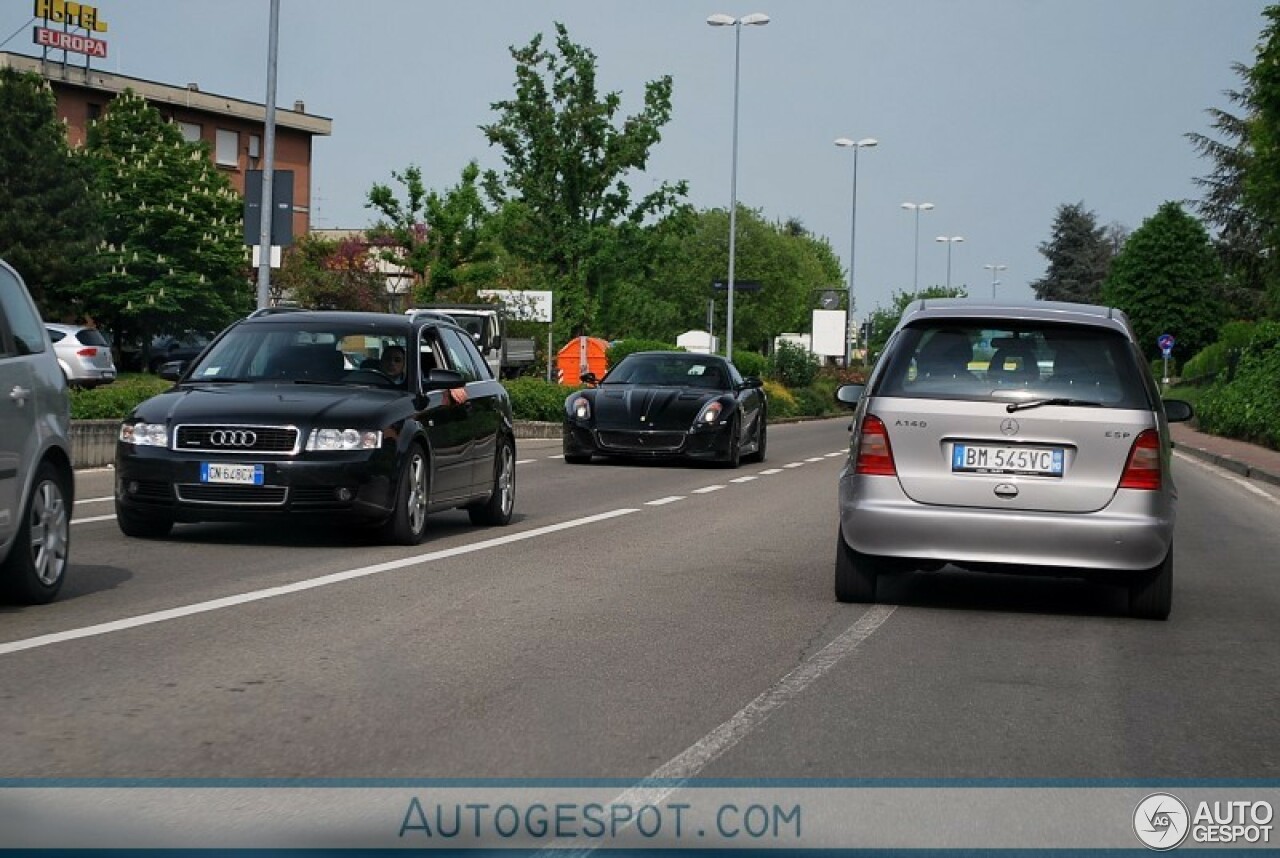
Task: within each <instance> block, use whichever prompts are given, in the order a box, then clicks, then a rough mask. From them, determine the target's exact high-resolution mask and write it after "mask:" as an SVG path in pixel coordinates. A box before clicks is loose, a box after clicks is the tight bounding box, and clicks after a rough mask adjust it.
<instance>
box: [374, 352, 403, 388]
mask: <svg viewBox="0 0 1280 858" xmlns="http://www.w3.org/2000/svg"><path fill="white" fill-rule="evenodd" d="M404 366H405V364H404V347H403V346H387V347H386V348H385V349H383V350H382V359H381V364H380V366H379V369H381V370H382V374H383V375H385V376H386V377H387V378H389V379H391V380H392V381H394V382H395V383H396V384H404V371H405V370H404Z"/></svg>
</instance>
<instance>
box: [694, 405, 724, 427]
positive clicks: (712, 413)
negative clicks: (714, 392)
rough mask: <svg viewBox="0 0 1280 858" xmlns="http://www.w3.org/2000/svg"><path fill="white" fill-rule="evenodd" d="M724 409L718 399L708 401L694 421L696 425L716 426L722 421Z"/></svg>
mask: <svg viewBox="0 0 1280 858" xmlns="http://www.w3.org/2000/svg"><path fill="white" fill-rule="evenodd" d="M723 410H724V405H722V404H721V403H720V402H719V401H718V400H713V401H711V402H708V403H707V404H706V405H704V406H702V411H701V412H700V413H699V414H698V419H697V420H695V421H693V425H694V426H714V425H715V424H717V423H719V422H720V412H721V411H723Z"/></svg>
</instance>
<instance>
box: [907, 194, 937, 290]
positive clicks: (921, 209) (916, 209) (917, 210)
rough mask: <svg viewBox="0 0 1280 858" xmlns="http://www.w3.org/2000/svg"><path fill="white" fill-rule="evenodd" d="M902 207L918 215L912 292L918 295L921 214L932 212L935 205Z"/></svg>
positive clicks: (918, 204)
mask: <svg viewBox="0 0 1280 858" xmlns="http://www.w3.org/2000/svg"><path fill="white" fill-rule="evenodd" d="M902 207H903V208H904V209H907V210H908V211H914V212H915V213H916V262H915V268H914V273H913V274H912V276H911V291H912V293H913V294H918V293H919V292H920V212H927V211H930V210H932V209H933V203H903V204H902Z"/></svg>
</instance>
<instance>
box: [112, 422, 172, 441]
mask: <svg viewBox="0 0 1280 858" xmlns="http://www.w3.org/2000/svg"><path fill="white" fill-rule="evenodd" d="M120 440H121V441H123V442H124V443H126V444H133V445H135V446H138V447H168V446H169V431H168V430H167V429H165V427H164V424H163V423H121V424H120Z"/></svg>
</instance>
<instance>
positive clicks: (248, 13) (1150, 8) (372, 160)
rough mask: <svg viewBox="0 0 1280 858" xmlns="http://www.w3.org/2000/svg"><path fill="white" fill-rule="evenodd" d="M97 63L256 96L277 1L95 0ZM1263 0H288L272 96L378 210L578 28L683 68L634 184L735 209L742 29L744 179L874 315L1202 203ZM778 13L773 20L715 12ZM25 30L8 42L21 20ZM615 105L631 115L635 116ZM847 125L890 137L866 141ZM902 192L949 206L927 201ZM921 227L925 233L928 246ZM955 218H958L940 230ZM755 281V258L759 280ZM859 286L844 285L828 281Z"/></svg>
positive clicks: (12, 22)
mask: <svg viewBox="0 0 1280 858" xmlns="http://www.w3.org/2000/svg"><path fill="white" fill-rule="evenodd" d="M97 6H98V8H99V10H100V18H102V19H103V20H105V21H106V22H107V23H108V25H109V30H108V32H107V33H106V36H105V38H106V40H107V42H108V45H109V51H110V54H109V56H108V58H107V59H106V60H97V61H95V67H96V68H100V69H102V70H104V71H110V72H116V73H119V74H124V75H129V76H132V77H140V78H145V79H149V80H154V81H158V82H162V83H169V84H174V85H179V86H182V85H185V84H186V83H188V82H195V83H198V84H199V86H200V89H201V90H202V91H204V92H211V93H217V94H221V95H227V96H232V97H235V98H241V99H246V100H252V101H258V102H259V103H262V102H264V101H265V99H266V92H267V56H268V50H267V48H268V24H269V8H270V4H269V3H268V2H267V0H100V2H98V3H97ZM1265 7H1266V3H1265V2H1261V0H749V2H748V0H733V1H732V2H729V3H724V2H720V0H629V2H621V0H468V2H446V1H445V0H364V2H353V0H281V2H280V9H281V12H280V37H279V47H278V65H277V94H276V103H277V105H278V106H280V107H285V108H287V107H290V106H292V105H293V103H294V101H295V100H301V101H303V102H305V104H306V109H307V112H309V113H313V114H318V115H321V116H325V117H329V118H331V119H332V120H333V134H332V136H331V137H321V138H317V139H316V140H315V144H314V164H313V167H314V174H313V187H312V201H313V212H312V225H313V226H314V227H324V228H361V227H366V226H369V225H370V224H371V223H372V221H373V213H372V211H371V210H370V209H368V208H366V207H365V201H366V197H367V194H368V191H369V189H370V188H371V187H372V186H373V184H374V183H383V184H391V185H392V186H393V187H395V185H394V182H393V180H392V177H391V173H392V171H393V170H394V171H400V170H403V169H404V168H405V167H407V166H408V165H410V164H414V165H417V166H418V167H420V168H421V169H422V171H423V176H424V179H425V181H426V184H427V185H428V187H430V188H433V189H436V190H439V191H444V190H446V189H448V188H450V187H452V186H454V185H456V184H457V182H458V179H459V175H460V173H461V171H462V168H463V167H464V166H465V165H466V163H467V162H468V161H470V160H472V159H475V160H477V161H479V163H480V164H481V166H482V167H486V168H487V167H495V168H496V167H500V166H501V162H500V158H499V153H498V151H497V150H495V149H492V148H490V147H489V146H488V144H487V143H486V142H485V140H484V137H483V134H482V133H481V132H480V130H479V126H481V125H483V124H486V123H489V122H492V121H493V120H494V119H495V116H496V114H495V113H494V111H493V110H492V104H493V103H494V102H497V101H500V100H503V99H508V98H511V97H512V96H513V94H514V80H515V66H514V62H513V60H512V59H511V54H510V48H511V47H513V46H517V47H518V46H523V45H526V44H527V43H528V42H529V41H530V39H532V38H533V37H534V36H535V35H537V34H539V33H541V34H543V35H544V38H545V39H546V40H547V41H550V40H551V39H553V38H554V24H555V23H556V22H559V23H563V24H564V25H565V26H566V27H567V28H568V31H569V35H570V38H571V39H572V40H573V41H574V42H575V43H577V44H579V45H582V46H585V47H587V48H589V49H590V50H591V51H592V52H593V53H594V54H595V55H596V57H597V70H598V85H599V87H600V89H601V91H615V92H618V93H619V94H620V95H621V97H622V103H623V108H622V111H621V114H625V115H629V114H632V113H636V112H638V111H639V110H640V108H641V105H642V98H643V92H644V86H645V84H646V83H647V82H649V81H652V80H656V79H658V78H660V77H662V76H664V75H670V76H671V77H672V79H673V82H674V94H673V99H672V101H673V104H672V119H671V121H670V123H669V124H668V125H667V126H665V127H664V128H663V130H662V140H661V142H659V143H658V144H657V145H656V146H655V147H654V148H653V149H652V151H651V153H650V160H649V164H648V167H647V169H646V170H645V171H644V173H643V174H642V175H637V176H632V177H630V178H629V181H630V182H631V184H632V186H633V188H635V189H636V191H637V192H645V191H647V190H648V189H650V188H652V187H653V186H654V185H656V184H657V183H660V182H663V181H676V180H682V179H683V180H686V181H687V182H688V183H689V198H688V199H689V202H690V203H692V204H693V205H694V206H696V207H697V208H700V209H705V208H722V209H724V208H728V206H729V201H730V193H731V174H732V166H731V165H732V163H733V102H734V90H735V71H734V52H735V41H737V42H738V44H739V47H740V66H739V70H738V74H737V91H738V94H739V116H738V146H737V156H738V157H737V162H738V166H737V199H738V202H739V203H740V204H741V205H743V206H746V207H749V208H752V209H756V210H758V211H760V212H761V214H762V215H763V216H764V217H765V218H766V219H767V220H769V221H777V222H781V221H786V220H790V219H797V220H799V221H801V222H802V223H803V224H804V225H805V227H806V228H807V229H808V230H810V232H812V233H813V234H814V235H815V236H817V237H819V238H822V239H826V240H828V241H829V242H830V244H831V246H832V249H833V250H834V251H835V252H836V254H837V255H838V256H839V257H840V260H841V262H842V264H843V265H844V266H845V270H846V272H847V270H848V264H849V259H850V252H851V249H852V250H853V253H854V260H855V266H854V272H855V282H854V292H855V295H856V305H857V311H856V314H855V315H857V316H858V317H861V316H863V315H864V314H866V313H868V312H870V311H872V310H874V309H876V308H879V307H888V306H889V305H890V304H891V302H892V298H893V295H894V293H896V292H899V291H912V290H914V289H915V288H917V287H918V288H921V289H923V288H925V287H928V286H932V285H946V284H947V278H948V248H950V284H951V285H952V286H964V287H967V288H968V290H969V293H970V294H971V295H978V296H986V295H990V294H991V292H992V289H993V286H992V279H993V273H992V272H991V271H990V270H988V269H984V268H983V266H984V265H1005V266H1007V268H1006V269H1004V270H1001V271H999V272H997V273H996V275H995V276H996V277H997V278H998V280H999V285H998V286H997V287H996V291H997V292H998V294H1000V295H1002V296H1004V297H1008V298H1015V299H1030V298H1032V297H1033V292H1032V290H1031V288H1030V284H1031V283H1032V282H1034V281H1035V280H1037V279H1039V278H1040V277H1042V276H1043V275H1044V272H1045V266H1046V260H1045V258H1044V256H1043V255H1042V254H1041V253H1040V251H1039V247H1040V245H1041V244H1042V243H1043V242H1045V241H1046V240H1047V239H1048V238H1049V237H1050V235H1051V231H1052V225H1053V219H1054V216H1055V213H1056V212H1057V210H1058V207H1059V206H1061V205H1064V204H1073V203H1079V202H1083V203H1084V205H1085V207H1086V208H1087V209H1089V210H1090V211H1092V212H1094V213H1095V215H1096V216H1097V219H1098V222H1099V224H1100V225H1106V224H1110V223H1113V222H1115V223H1119V224H1121V225H1123V226H1124V227H1126V228H1128V229H1130V230H1132V229H1136V228H1138V227H1140V226H1141V225H1142V223H1143V221H1144V220H1145V219H1146V218H1148V217H1150V216H1152V215H1153V214H1154V213H1155V212H1156V209H1157V208H1158V207H1159V206H1160V205H1161V204H1162V203H1163V202H1165V201H1168V200H1175V201H1182V200H1188V199H1195V198H1196V197H1198V196H1199V192H1198V190H1197V188H1196V186H1195V184H1194V179H1195V178H1196V177H1198V176H1203V175H1206V174H1207V173H1208V172H1209V170H1210V164H1209V163H1208V162H1206V161H1204V160H1203V159H1201V158H1199V157H1198V156H1197V155H1196V153H1195V151H1194V150H1193V148H1192V147H1191V145H1190V143H1189V141H1188V140H1187V139H1186V136H1185V135H1186V134H1187V133H1188V132H1200V133H1209V132H1210V131H1211V129H1210V128H1209V121H1210V117H1209V116H1208V114H1207V112H1206V111H1207V110H1209V109H1210V108H1221V109H1228V110H1230V109H1232V108H1233V105H1231V103H1230V102H1229V101H1228V99H1227V98H1226V97H1225V95H1224V94H1223V93H1224V92H1225V91H1227V90H1231V89H1236V88H1238V87H1239V85H1240V78H1239V77H1238V75H1237V74H1236V72H1235V71H1234V70H1233V65H1234V64H1236V63H1241V64H1244V65H1246V66H1248V65H1251V64H1252V63H1253V59H1254V54H1255V50H1256V45H1257V42H1258V39H1259V36H1260V34H1261V32H1262V29H1263V18H1262V11H1263V9H1264V8H1265ZM31 11H32V4H31V2H30V0H3V2H0V39H6V38H8V39H9V41H8V42H7V43H6V44H5V45H4V47H3V49H4V50H7V51H13V52H18V53H27V54H33V55H34V54H35V53H36V47H35V46H34V45H33V44H31V41H30V39H31V37H30V29H29V24H30V20H31V19H30V14H31ZM756 12H762V13H765V14H767V15H768V16H769V18H770V21H769V23H768V24H767V25H765V26H758V27H743V28H741V32H740V33H738V34H737V36H736V37H735V29H734V28H732V27H710V26H708V25H707V24H706V19H707V17H708V16H709V15H712V14H715V13H725V14H728V15H731V16H735V17H741V16H745V15H748V14H751V13H756ZM11 33H14V34H15V35H14V37H12V38H10V34H11ZM620 118H621V117H619V121H620ZM839 137H848V138H853V139H863V138H867V137H870V138H874V139H876V140H877V141H878V145H877V146H876V147H874V148H867V149H862V150H860V152H859V155H858V158H857V197H856V234H855V233H854V230H853V217H852V216H853V215H854V213H855V202H854V196H853V179H854V158H853V154H852V152H851V150H848V149H841V148H837V147H836V146H835V145H834V141H835V139H836V138H839ZM903 202H914V203H924V202H929V203H932V204H933V205H934V208H933V209H932V210H930V211H921V212H920V213H919V214H916V213H914V212H913V211H910V210H906V209H903V208H902V207H901V204H902V203H903ZM917 235H918V240H917ZM938 236H963V238H964V241H963V242H951V243H943V242H938V241H936V240H935V239H936V237H938ZM740 276H746V275H744V274H740ZM814 285H815V288H818V287H827V286H830V287H832V288H836V289H840V290H845V289H847V288H848V281H847V279H846V280H845V281H843V282H841V283H836V284H814Z"/></svg>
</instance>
